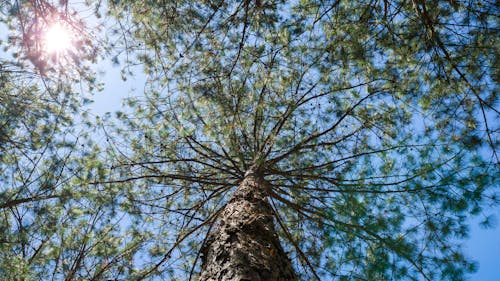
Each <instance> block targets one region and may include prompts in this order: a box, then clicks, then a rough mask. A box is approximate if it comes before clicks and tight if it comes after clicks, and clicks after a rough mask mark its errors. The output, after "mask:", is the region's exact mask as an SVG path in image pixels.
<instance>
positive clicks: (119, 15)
mask: <svg viewBox="0 0 500 281" xmlns="http://www.w3.org/2000/svg"><path fill="white" fill-rule="evenodd" d="M427 2H429V1H427ZM90 4H91V5H96V11H97V13H99V15H100V16H104V17H103V18H105V19H106V20H111V19H114V20H116V21H117V23H118V24H116V25H111V26H112V27H111V29H115V30H110V32H109V33H108V34H109V38H107V39H108V42H112V43H111V44H112V45H111V46H109V50H110V51H111V52H112V54H111V57H112V61H113V62H114V63H116V64H117V63H120V62H122V63H124V70H123V73H124V75H125V77H126V75H127V72H128V66H129V65H135V64H142V65H143V66H144V70H145V73H146V75H148V76H149V78H150V79H149V82H148V85H147V88H146V90H145V93H144V96H143V97H141V98H137V99H129V100H128V101H127V105H128V108H127V109H124V110H122V111H121V112H117V113H116V120H118V123H116V124H115V125H113V124H112V123H111V122H110V121H109V120H99V122H96V124H95V126H96V129H102V132H103V133H102V134H103V136H104V137H103V139H105V141H104V140H103V141H102V142H103V143H104V144H102V145H101V144H100V146H98V145H95V144H93V143H92V142H90V141H85V142H83V143H84V144H85V146H84V148H81V147H80V145H81V143H82V142H81V141H74V142H72V144H65V143H61V142H59V140H60V139H61V135H58V137H52V138H51V139H50V140H49V137H50V136H51V135H50V134H49V133H47V132H46V131H50V128H46V126H45V127H44V126H43V125H39V124H40V123H37V122H41V121H40V120H43V119H40V118H32V119H26V120H28V121H26V122H25V123H26V124H28V125H30V126H33V127H34V128H36V129H29V130H28V129H27V130H26V131H27V132H30V134H14V133H11V134H13V135H15V136H16V137H22V136H24V137H26V140H23V142H22V143H23V144H32V145H31V146H30V149H31V150H34V151H38V150H40V149H42V147H43V145H42V144H46V143H47V144H50V147H51V148H53V149H52V150H51V151H53V152H54V153H53V154H50V157H48V156H47V155H45V156H44V157H42V158H43V161H42V162H40V164H37V165H36V167H37V171H38V170H41V171H42V172H39V173H35V174H33V177H35V178H36V184H35V185H34V186H33V187H32V189H30V187H29V186H28V184H27V181H24V182H23V184H24V185H16V184H15V181H14V180H11V179H6V180H5V183H7V185H11V186H22V188H17V189H15V188H7V189H5V190H4V189H2V190H0V191H1V192H2V193H0V195H1V196H2V199H3V198H9V199H8V200H11V201H10V202H13V201H12V200H13V199H17V198H28V197H23V196H28V195H29V196H32V197H30V198H33V199H35V200H30V201H28V202H24V203H22V204H18V205H15V206H12V207H10V206H9V207H8V208H7V207H5V206H6V205H5V206H4V207H3V208H2V209H1V210H2V211H3V212H4V216H5V217H7V219H4V220H3V221H0V222H1V223H2V226H1V227H2V229H7V230H8V231H7V234H6V237H5V239H6V240H7V241H15V243H13V244H12V246H11V244H2V245H1V247H6V248H2V251H0V252H1V253H2V254H1V255H2V256H0V263H1V264H0V268H1V269H2V270H4V271H5V270H7V268H12V269H9V270H8V272H7V271H6V272H5V274H6V276H15V275H17V276H23V274H24V276H26V278H27V279H28V278H34V279H36V278H42V279H43V278H49V277H48V276H54V278H55V279H63V277H66V278H68V276H69V279H71V278H73V279H75V280H78V279H89V280H101V279H105V278H117V279H120V280H121V279H126V280H136V279H141V278H151V279H155V278H158V279H172V280H177V279H180V280H187V279H189V278H192V277H193V276H196V274H197V272H199V270H200V266H199V262H200V261H199V255H200V253H199V249H200V248H201V245H202V244H203V243H204V241H205V239H206V237H207V233H209V232H210V231H211V230H212V229H213V227H214V225H216V221H217V215H218V214H219V211H220V210H221V209H222V208H224V204H225V203H226V202H227V200H228V199H229V198H230V196H231V193H232V191H234V188H235V187H236V186H237V185H238V183H239V182H240V181H241V180H242V178H243V177H244V174H245V172H246V171H247V170H249V169H250V168H252V169H256V170H257V171H258V172H259V173H261V174H263V175H265V178H266V180H268V181H269V183H271V185H272V188H271V190H270V191H269V194H268V198H269V200H270V202H271V205H272V206H273V208H274V211H275V219H276V223H277V228H279V234H280V237H281V239H282V242H283V243H284V247H285V249H286V250H287V251H288V252H289V256H290V257H291V258H292V259H293V263H294V266H295V270H296V271H297V272H298V274H299V275H300V277H301V279H303V280H309V279H320V278H321V279H324V280H462V279H465V278H466V277H467V274H469V273H470V272H474V271H475V270H476V268H477V266H476V265H475V263H474V262H472V261H470V260H469V259H468V258H467V257H464V256H463V253H462V251H461V249H460V242H461V241H462V239H464V238H467V235H468V222H469V221H468V215H469V214H479V213H480V212H481V210H482V209H483V208H484V207H485V205H486V204H490V203H491V204H497V203H498V201H497V200H496V199H495V198H494V197H492V194H493V193H494V192H495V189H497V188H498V187H499V183H498V180H497V179H498V178H499V176H500V175H499V169H498V167H497V163H496V162H498V156H497V150H498V132H499V128H498V124H499V123H498V122H495V120H498V117H499V112H498V94H497V93H498V91H497V90H498V89H497V88H498V87H497V82H498V81H497V80H498V69H497V68H496V67H495V63H496V55H497V54H498V47H497V46H498V36H496V33H497V31H496V30H498V19H497V18H495V13H496V9H495V6H494V4H488V3H483V2H481V3H470V2H459V1H433V2H432V3H426V2H424V1H399V0H394V1H357V2H352V1H308V0H302V1H292V2H287V1H216V2H212V1H194V2H193V1H182V0H180V1H126V0H125V1H110V2H108V3H106V5H105V7H104V6H101V1H97V2H95V3H90ZM472 11H473V12H472ZM115 26H116V28H115ZM122 51H125V52H126V56H123V55H120V52H122ZM2 81H3V80H2ZM5 89H10V90H6V93H12V91H17V89H18V87H17V86H16V87H14V86H11V87H10V88H5ZM38 90H39V89H31V88H30V89H29V90H26V96H27V97H33V94H34V93H37V92H38ZM68 92H70V91H68ZM58 93H59V92H58ZM6 97H7V96H6ZM13 97H18V95H12V94H11V97H10V98H9V102H10V103H12V104H16V106H4V108H5V109H3V108H2V109H1V110H4V111H2V112H1V115H0V117H1V118H2V119H1V120H4V119H5V120H7V119H8V118H11V117H12V116H14V117H12V118H13V120H21V119H20V118H19V119H16V118H15V116H20V115H19V114H18V113H16V110H17V109H19V108H20V105H21V104H22V101H24V100H25V99H20V100H17V99H16V98H13ZM70 97H73V96H70ZM68 98H69V97H68ZM33 99H34V98H33ZM34 100H36V99H34ZM3 104H4V103H3V102H2V105H3ZM6 104H7V103H6ZM17 104H19V105H17ZM35 104H36V103H35ZM50 108H51V107H50V106H45V105H44V106H41V105H40V106H35V107H30V108H29V109H28V110H27V112H30V114H33V116H35V115H36V114H45V113H44V112H47V113H46V116H47V117H45V118H46V119H47V120H52V119H51V118H55V117H54V116H56V115H55V114H54V113H53V112H52V111H47V110H49V109H50ZM4 112H5V113H4ZM37 112H40V113H37ZM16 114H17V115H16ZM36 116H38V115H36ZM23 118H24V117H23ZM71 119H72V118H71V117H68V118H67V120H68V124H65V123H61V122H55V123H54V122H52V123H54V124H57V126H55V127H56V128H57V130H62V128H65V127H69V128H75V127H74V126H73V125H71V122H70V121H71ZM5 124H9V126H7V127H5V128H4V127H2V130H6V131H8V132H16V130H18V129H19V128H18V127H19V126H21V125H18V124H23V123H16V122H10V121H9V122H6V123H5ZM23 126H24V125H23ZM37 130H38V131H37ZM96 134H97V133H96ZM52 140H55V141H52ZM4 143H5V144H4ZM0 145H10V143H9V142H0ZM28 155H35V154H34V153H33V152H31V151H30V153H28ZM485 155H486V156H485ZM2 157H3V158H2V166H1V167H2V169H3V170H2V174H1V176H2V177H5V178H6V175H9V173H12V172H11V171H13V170H14V169H15V167H16V166H15V165H17V164H16V163H23V164H25V165H24V166H25V167H26V169H29V167H33V166H32V165H33V162H34V161H27V160H23V161H20V160H18V159H17V158H15V157H17V156H9V155H7V156H2ZM54 159H55V160H56V161H54ZM16 173H17V172H16ZM10 178H12V179H16V181H19V182H21V181H22V180H23V179H24V178H25V177H23V176H22V173H21V174H20V175H18V176H17V177H10ZM47 190H49V191H47ZM23 192H24V193H23ZM33 194H35V195H33ZM49 196H50V198H48V197H49ZM38 199H40V200H38ZM0 202H1V201H0ZM6 202H9V201H6ZM30 204H31V205H30ZM17 214H26V215H17ZM47 222H49V223H47ZM489 224H491V219H487V220H486V221H485V223H484V225H485V226H487V225H489ZM28 234H29V235H28ZM37 249H40V250H37ZM14 261H15V263H16V265H17V266H16V267H9V266H11V263H12V262H14ZM48 261H50V262H48ZM9 274H10V275H9Z"/></svg>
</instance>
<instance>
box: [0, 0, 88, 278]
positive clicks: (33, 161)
mask: <svg viewBox="0 0 500 281" xmlns="http://www.w3.org/2000/svg"><path fill="white" fill-rule="evenodd" d="M54 9H55V8H54V7H53V6H51V5H50V4H49V3H47V2H45V1H12V2H10V1H2V2H1V3H0V22H1V23H2V26H0V28H1V30H2V38H0V39H1V40H4V39H6V41H0V45H1V46H2V48H3V50H4V51H5V53H2V54H1V56H0V216H1V218H0V233H1V234H0V276H1V279H2V280H9V281H10V280H35V279H37V280H39V279H48V278H49V276H51V277H53V278H54V277H57V272H56V271H53V272H51V271H50V270H51V265H53V264H58V263H59V264H60V265H59V266H55V268H56V269H59V268H60V267H61V265H64V266H67V265H66V264H67V263H69V262H70V261H71V259H72V257H73V256H74V255H75V254H74V251H73V249H74V248H77V246H78V245H79V243H80V242H81V240H79V236H80V231H81V230H80V229H78V228H77V227H78V222H77V223H73V220H75V217H77V214H78V212H79V208H78V206H79V205H78V204H76V205H75V204H74V203H75V201H77V200H78V197H79V194H81V190H78V188H77V187H75V185H74V183H75V179H74V177H75V174H77V173H78V172H82V168H80V167H82V166H83V165H79V166H78V167H77V166H76V165H77V164H76V161H75V160H74V159H78V158H82V157H83V156H85V159H87V160H90V159H91V158H92V154H91V153H89V149H87V148H85V147H84V146H90V148H91V147H92V146H91V145H92V143H91V142H90V141H89V140H88V139H87V138H86V135H85V132H84V131H79V130H78V127H79V125H78V122H84V120H85V118H83V116H81V115H83V114H82V112H79V110H80V109H81V108H82V104H83V103H85V102H87V101H88V99H87V98H86V97H84V96H82V95H81V93H78V92H77V91H75V89H74V86H73V84H72V83H75V82H76V81H78V83H79V85H80V86H87V87H95V84H94V83H92V77H93V76H92V73H91V72H90V71H89V69H88V68H86V63H87V62H88V57H89V56H88V54H87V57H85V56H83V54H86V52H88V51H90V50H93V48H92V46H87V45H81V49H79V50H78V51H75V53H78V59H76V57H75V59H72V58H70V59H69V60H64V61H63V59H61V60H59V58H55V56H52V55H50V54H48V53H46V52H45V51H46V50H44V46H43V44H41V42H40V37H41V36H40V32H41V31H43V28H42V27H43V26H45V27H47V25H48V23H50V22H51V21H53V20H54V18H53V17H54V15H53V14H54V13H55V10H54ZM47 11H51V12H52V13H48V12H47ZM61 15H62V14H61ZM66 16H67V17H66V22H67V23H68V24H73V25H72V26H75V27H76V23H74V22H72V21H71V19H70V17H69V16H68V15H66ZM4 31H7V32H8V35H9V36H8V37H7V36H5V37H4V33H3V32H4ZM80 36H82V37H81V38H84V37H85V36H83V34H82V33H80ZM35 38H36V39H37V40H39V41H37V42H34V41H33V40H35ZM35 43H36V44H35ZM11 55H12V56H11ZM61 65H64V66H65V67H64V68H62V67H61ZM75 65H77V66H78V67H75ZM77 113H78V115H80V114H81V115H80V117H79V120H78V122H75V119H76V118H75V115H76V114H77ZM86 198H90V197H89V196H87V197H86ZM89 205H90V204H89ZM80 206H81V205H80ZM79 223H80V224H82V222H81V221H80V222H79ZM83 225H85V224H83ZM68 237H71V239H68ZM67 272H70V271H69V270H66V273H67ZM67 276H69V274H67Z"/></svg>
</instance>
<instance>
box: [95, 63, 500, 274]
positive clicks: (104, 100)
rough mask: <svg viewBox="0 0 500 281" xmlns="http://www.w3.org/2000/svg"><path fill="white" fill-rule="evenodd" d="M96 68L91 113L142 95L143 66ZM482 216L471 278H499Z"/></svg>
mask: <svg viewBox="0 0 500 281" xmlns="http://www.w3.org/2000/svg"><path fill="white" fill-rule="evenodd" d="M97 69H98V70H102V71H103V72H104V75H103V76H102V77H101V78H100V79H101V80H102V81H103V82H104V83H105V87H104V90H103V91H102V92H100V93H97V94H95V95H94V96H93V100H94V103H93V104H91V105H90V106H89V110H90V113H91V114H93V115H96V116H97V115H99V116H103V115H104V114H105V113H106V112H114V111H117V110H120V109H121V108H122V100H123V98H126V97H129V96H141V95H142V93H143V90H144V84H145V82H146V78H145V75H144V74H143V72H142V69H141V68H140V67H136V68H135V74H136V75H135V77H128V78H127V81H123V80H122V79H121V76H120V67H119V66H112V64H111V63H110V62H101V63H100V64H99V65H98V66H97ZM499 180H500V179H499ZM490 214H494V215H495V217H496V220H497V221H499V220H500V206H497V207H496V208H495V209H491V208H490V209H486V210H485V211H484V215H490ZM481 219H482V217H481V216H479V217H477V218H475V219H474V220H472V221H471V228H470V230H471V231H470V238H469V240H467V241H466V242H465V243H464V250H465V253H466V255H467V256H468V257H470V258H472V259H474V260H476V261H477V262H479V270H478V271H477V273H476V274H474V275H472V276H471V278H470V280H473V281H499V280H500V227H499V226H497V227H495V228H493V229H484V228H482V227H480V226H479V223H480V222H481Z"/></svg>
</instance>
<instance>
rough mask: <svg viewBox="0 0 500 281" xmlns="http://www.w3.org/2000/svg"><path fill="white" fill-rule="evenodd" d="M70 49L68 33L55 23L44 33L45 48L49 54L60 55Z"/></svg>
mask: <svg viewBox="0 0 500 281" xmlns="http://www.w3.org/2000/svg"><path fill="white" fill-rule="evenodd" d="M70 47H71V38H70V34H69V31H68V30H67V29H66V28H64V27H63V26H61V25H60V24H58V23H56V24H53V25H52V26H50V27H49V29H48V30H47V32H46V33H45V48H46V50H47V52H49V53H60V52H63V51H65V50H67V49H69V48H70Z"/></svg>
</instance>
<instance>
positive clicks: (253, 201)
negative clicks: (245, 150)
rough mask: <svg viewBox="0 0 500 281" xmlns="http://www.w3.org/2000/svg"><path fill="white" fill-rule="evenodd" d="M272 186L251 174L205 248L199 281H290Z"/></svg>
mask: <svg viewBox="0 0 500 281" xmlns="http://www.w3.org/2000/svg"><path fill="white" fill-rule="evenodd" d="M267 188H269V184H268V183H267V182H266V181H265V180H264V179H263V178H262V177H261V176H259V175H257V174H255V173H253V172H249V173H247V175H246V176H245V179H244V180H243V181H242V182H241V183H240V185H239V187H238V189H237V190H236V191H235V193H234V194H233V197H232V198H231V200H230V201H229V203H228V205H227V206H226V208H225V209H224V211H223V212H222V214H221V216H220V218H219V225H218V226H217V229H216V230H215V231H214V232H213V233H212V234H211V235H210V237H209V239H208V240H207V242H206V243H205V245H204V247H203V249H202V254H203V256H202V265H201V267H202V270H201V277H200V281H215V280H217V281H229V280H232V281H233V280H234V281H243V280H248V281H274V280H276V281H278V280H279V281H281V280H283V281H285V280H286V281H290V280H295V274H294V271H293V268H292V264H291V261H290V259H289V258H288V257H287V256H286V254H285V252H284V251H283V248H282V247H281V244H280V241H279V239H278V235H277V234H276V230H275V228H274V220H273V218H274V216H273V211H272V208H271V205H270V204H269V202H268V200H267V198H266V193H267V192H266V189H267Z"/></svg>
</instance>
